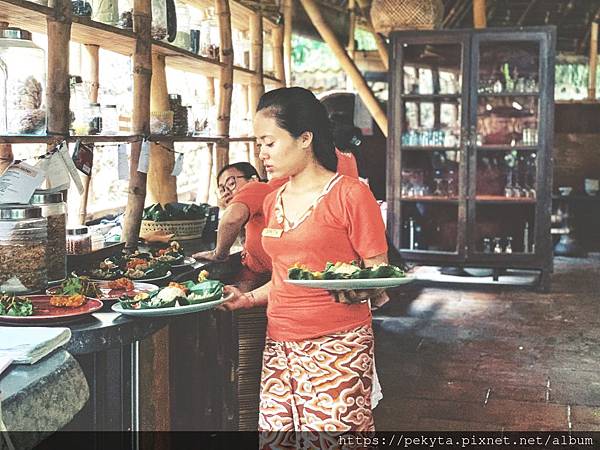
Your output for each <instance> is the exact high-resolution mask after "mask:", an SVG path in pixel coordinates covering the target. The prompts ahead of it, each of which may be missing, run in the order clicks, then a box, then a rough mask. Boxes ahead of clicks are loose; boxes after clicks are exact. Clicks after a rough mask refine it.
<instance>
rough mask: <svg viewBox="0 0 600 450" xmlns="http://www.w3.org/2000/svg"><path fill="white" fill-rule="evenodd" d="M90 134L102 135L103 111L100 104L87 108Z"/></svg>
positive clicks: (90, 105) (93, 104)
mask: <svg viewBox="0 0 600 450" xmlns="http://www.w3.org/2000/svg"><path fill="white" fill-rule="evenodd" d="M87 122H88V134H100V133H102V110H101V109H100V103H90V104H89V106H88V108H87Z"/></svg>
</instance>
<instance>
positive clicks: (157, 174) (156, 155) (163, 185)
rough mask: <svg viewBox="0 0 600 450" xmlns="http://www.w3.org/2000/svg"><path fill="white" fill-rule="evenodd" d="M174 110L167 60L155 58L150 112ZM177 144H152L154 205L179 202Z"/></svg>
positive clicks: (150, 180) (150, 179)
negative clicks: (176, 168)
mask: <svg viewBox="0 0 600 450" xmlns="http://www.w3.org/2000/svg"><path fill="white" fill-rule="evenodd" d="M170 109H171V107H170V104H169V92H168V89H167V73H166V66H165V56H164V55H160V54H158V53H153V54H152V82H151V83H150V111H151V112H157V113H160V112H165V111H169V110H170ZM174 147H175V146H174V144H173V143H167V142H161V143H160V144H156V143H152V145H151V150H150V166H149V170H148V181H147V187H148V195H149V201H150V203H160V204H161V205H164V204H166V203H174V202H177V178H176V177H174V176H172V175H171V172H172V171H173V166H174V165H175V153H174V152H170V151H168V150H167V148H168V149H171V150H173V149H174Z"/></svg>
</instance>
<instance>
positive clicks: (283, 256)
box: [262, 174, 387, 341]
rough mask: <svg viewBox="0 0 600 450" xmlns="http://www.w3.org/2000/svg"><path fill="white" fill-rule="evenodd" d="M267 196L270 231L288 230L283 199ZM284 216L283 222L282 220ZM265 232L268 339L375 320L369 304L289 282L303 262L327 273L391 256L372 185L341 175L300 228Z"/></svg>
mask: <svg viewBox="0 0 600 450" xmlns="http://www.w3.org/2000/svg"><path fill="white" fill-rule="evenodd" d="M284 189H285V187H282V188H280V189H279V190H277V191H276V192H272V193H271V194H269V195H268V196H267V197H266V198H265V203H264V210H265V219H266V221H267V228H269V229H275V230H282V231H283V230H284V224H283V223H282V220H281V207H280V206H278V205H280V195H281V192H283V190H284ZM278 218H279V220H278ZM276 234H277V233H269V236H267V235H266V233H264V234H263V237H262V243H263V248H264V249H265V251H266V253H267V254H268V255H269V256H270V257H271V261H272V263H273V275H272V278H271V280H272V282H273V285H272V288H271V290H270V292H269V302H268V306H267V317H268V325H267V335H268V336H269V337H270V338H271V339H274V340H278V341H299V340H304V339H309V338H313V337H318V336H324V335H327V334H330V333H334V332H338V331H344V330H350V329H352V328H356V327H359V326H362V325H366V324H368V323H370V321H371V312H370V309H369V306H368V304H366V303H363V304H357V305H345V304H342V303H336V302H335V300H334V298H333V297H332V296H331V294H329V292H328V291H326V290H325V289H309V288H303V287H300V286H294V285H291V284H289V283H286V282H285V281H284V280H286V279H287V273H288V269H289V268H290V267H291V266H292V265H294V264H295V263H297V262H299V263H302V264H304V265H306V266H307V267H308V268H309V269H310V270H323V269H324V268H325V265H326V264H327V262H337V261H343V262H351V261H354V260H360V259H365V258H372V257H374V256H377V255H381V254H382V253H386V252H387V243H386V238H385V228H384V225H383V220H382V218H381V212H380V211H379V206H378V205H377V201H376V200H375V197H373V194H372V193H371V191H370V190H369V188H368V187H367V186H365V185H364V184H363V183H361V182H360V181H358V180H356V179H354V178H350V177H346V176H341V175H339V174H336V175H335V177H334V178H333V179H332V181H331V182H330V183H329V184H328V186H327V188H326V189H325V190H324V194H323V196H321V198H320V201H318V202H317V203H316V205H315V206H314V209H313V210H312V211H311V212H310V214H309V215H308V216H306V217H305V219H304V220H303V221H302V222H300V223H299V224H298V225H297V226H296V227H295V228H292V229H291V230H288V231H283V232H282V234H281V236H280V237H270V236H273V235H276Z"/></svg>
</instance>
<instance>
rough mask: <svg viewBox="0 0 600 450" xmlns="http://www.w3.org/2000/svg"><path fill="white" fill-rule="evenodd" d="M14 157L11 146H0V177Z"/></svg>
mask: <svg viewBox="0 0 600 450" xmlns="http://www.w3.org/2000/svg"><path fill="white" fill-rule="evenodd" d="M14 160H15V157H14V155H13V151H12V145H11V144H0V175H2V174H3V173H4V171H5V170H6V169H7V168H8V166H10V165H11V164H12V163H13V161H14Z"/></svg>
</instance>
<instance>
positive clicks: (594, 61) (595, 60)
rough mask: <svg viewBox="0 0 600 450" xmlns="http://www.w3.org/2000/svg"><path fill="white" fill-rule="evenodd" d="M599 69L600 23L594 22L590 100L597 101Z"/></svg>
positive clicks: (591, 44)
mask: <svg viewBox="0 0 600 450" xmlns="http://www.w3.org/2000/svg"><path fill="white" fill-rule="evenodd" d="M597 67H598V22H596V21H594V22H592V30H591V34H590V68H589V71H588V73H589V79H588V99H590V100H595V99H596V68H597Z"/></svg>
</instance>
